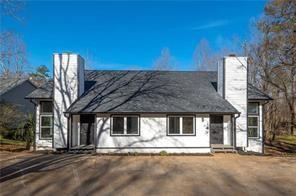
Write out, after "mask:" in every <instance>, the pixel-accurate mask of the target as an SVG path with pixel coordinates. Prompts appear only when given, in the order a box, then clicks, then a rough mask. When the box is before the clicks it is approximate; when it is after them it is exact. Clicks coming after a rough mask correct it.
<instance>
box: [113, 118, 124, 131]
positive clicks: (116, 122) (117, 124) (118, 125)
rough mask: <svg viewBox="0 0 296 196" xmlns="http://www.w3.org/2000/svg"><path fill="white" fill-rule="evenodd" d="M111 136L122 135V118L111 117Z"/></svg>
mask: <svg viewBox="0 0 296 196" xmlns="http://www.w3.org/2000/svg"><path fill="white" fill-rule="evenodd" d="M113 134H124V118H123V117H113Z"/></svg>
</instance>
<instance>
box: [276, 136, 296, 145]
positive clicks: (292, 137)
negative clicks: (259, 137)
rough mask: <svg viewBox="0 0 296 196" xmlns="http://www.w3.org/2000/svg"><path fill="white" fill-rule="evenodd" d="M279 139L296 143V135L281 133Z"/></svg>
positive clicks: (288, 142)
mask: <svg viewBox="0 0 296 196" xmlns="http://www.w3.org/2000/svg"><path fill="white" fill-rule="evenodd" d="M277 140H278V141H280V142H285V143H287V144H292V145H296V135H281V136H277Z"/></svg>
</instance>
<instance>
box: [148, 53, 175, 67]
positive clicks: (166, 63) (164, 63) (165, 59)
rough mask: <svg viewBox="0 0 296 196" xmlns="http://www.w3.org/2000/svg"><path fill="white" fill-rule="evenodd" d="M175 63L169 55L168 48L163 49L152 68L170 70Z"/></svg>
mask: <svg viewBox="0 0 296 196" xmlns="http://www.w3.org/2000/svg"><path fill="white" fill-rule="evenodd" d="M175 64H176V62H175V60H174V58H173V56H172V55H171V53H170V50H169V48H163V49H162V50H161V53H160V56H159V57H158V58H157V59H156V60H155V62H154V65H153V68H154V69H155V70H171V69H173V67H174V66H175Z"/></svg>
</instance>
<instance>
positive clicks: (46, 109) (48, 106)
mask: <svg viewBox="0 0 296 196" xmlns="http://www.w3.org/2000/svg"><path fill="white" fill-rule="evenodd" d="M40 104H41V113H52V109H53V105H52V102H51V101H42V102H40Z"/></svg>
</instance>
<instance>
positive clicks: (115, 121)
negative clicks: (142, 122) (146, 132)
mask: <svg viewBox="0 0 296 196" xmlns="http://www.w3.org/2000/svg"><path fill="white" fill-rule="evenodd" d="M111 135H139V117H138V116H113V117H112V132H111Z"/></svg>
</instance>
